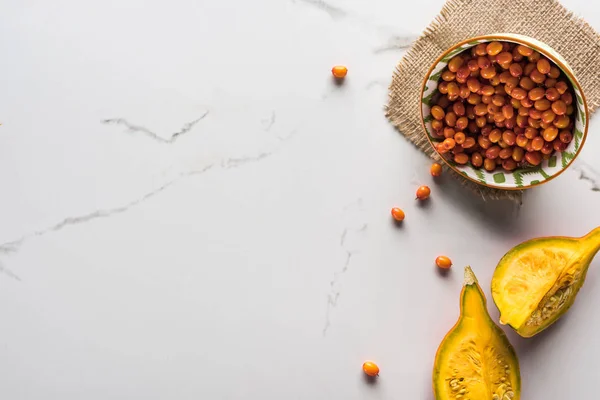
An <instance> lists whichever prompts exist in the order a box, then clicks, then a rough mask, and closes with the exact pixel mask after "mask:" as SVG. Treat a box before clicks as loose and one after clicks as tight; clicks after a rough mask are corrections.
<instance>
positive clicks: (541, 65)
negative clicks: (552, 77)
mask: <svg viewBox="0 0 600 400" xmlns="http://www.w3.org/2000/svg"><path fill="white" fill-rule="evenodd" d="M537 70H538V71H540V72H541V73H542V74H547V73H549V72H550V62H549V61H548V59H546V58H540V59H539V60H538V62H537Z"/></svg>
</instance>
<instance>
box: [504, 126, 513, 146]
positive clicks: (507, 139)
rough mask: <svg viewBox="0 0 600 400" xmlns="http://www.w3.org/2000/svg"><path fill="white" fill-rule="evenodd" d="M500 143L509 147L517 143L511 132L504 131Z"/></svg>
mask: <svg viewBox="0 0 600 400" xmlns="http://www.w3.org/2000/svg"><path fill="white" fill-rule="evenodd" d="M502 141H503V142H504V143H506V144H507V145H509V146H513V145H514V144H515V143H516V141H517V135H515V133H514V132H513V131H510V130H506V131H504V132H503V133H502Z"/></svg>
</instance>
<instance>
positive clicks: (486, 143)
mask: <svg viewBox="0 0 600 400" xmlns="http://www.w3.org/2000/svg"><path fill="white" fill-rule="evenodd" d="M477 144H478V145H479V147H481V148H482V149H483V150H485V149H487V148H489V147H490V146H491V145H492V142H490V139H488V138H486V137H485V136H479V137H478V138H477Z"/></svg>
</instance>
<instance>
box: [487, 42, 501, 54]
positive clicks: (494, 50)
mask: <svg viewBox="0 0 600 400" xmlns="http://www.w3.org/2000/svg"><path fill="white" fill-rule="evenodd" d="M485 50H486V52H487V54H488V55H489V56H495V55H497V54H498V53H500V52H501V51H502V43H500V42H491V43H489V44H488V45H487V47H486V49H485Z"/></svg>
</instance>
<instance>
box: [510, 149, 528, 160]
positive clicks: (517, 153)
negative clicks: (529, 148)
mask: <svg viewBox="0 0 600 400" xmlns="http://www.w3.org/2000/svg"><path fill="white" fill-rule="evenodd" d="M524 156H525V150H523V148H522V147H515V148H514V149H513V153H512V159H513V160H515V161H516V162H521V161H522V160H523V157H524Z"/></svg>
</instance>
